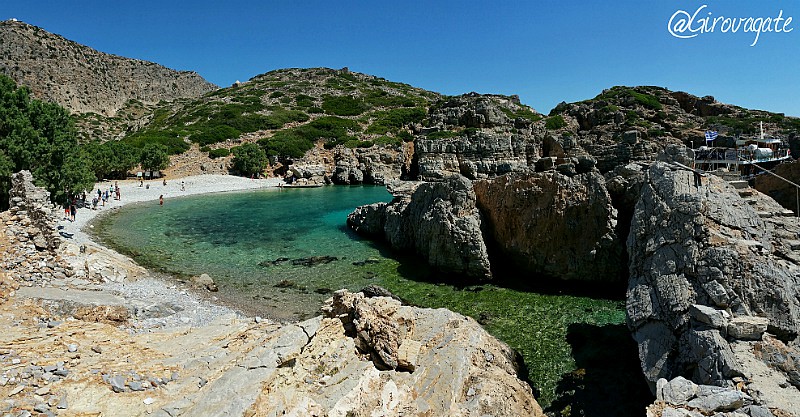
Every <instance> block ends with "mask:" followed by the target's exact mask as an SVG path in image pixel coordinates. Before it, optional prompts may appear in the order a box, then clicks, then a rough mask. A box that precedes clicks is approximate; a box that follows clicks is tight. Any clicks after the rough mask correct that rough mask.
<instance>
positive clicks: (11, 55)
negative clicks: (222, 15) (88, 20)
mask: <svg viewBox="0 0 800 417" xmlns="http://www.w3.org/2000/svg"><path fill="white" fill-rule="evenodd" d="M0 72H3V73H5V74H6V75H8V76H9V77H10V78H11V79H13V80H14V81H15V82H16V83H17V84H19V85H25V86H27V87H28V88H29V89H30V90H31V92H32V93H33V95H34V96H35V97H37V98H39V99H43V100H47V101H51V102H55V103H58V104H60V105H61V106H64V107H65V108H67V109H69V110H70V111H71V112H72V113H97V114H102V115H105V116H114V115H116V113H117V111H119V109H121V108H122V107H123V106H124V105H125V103H126V102H128V101H129V100H139V101H142V102H145V103H157V102H159V101H161V100H172V99H175V98H181V97H197V96H200V95H202V94H205V93H207V92H209V91H213V90H215V89H217V88H218V87H217V86H216V85H214V84H212V83H210V82H208V81H206V80H205V79H203V78H202V77H201V76H200V75H199V74H197V73H196V72H193V71H176V70H173V69H169V68H167V67H164V66H163V65H160V64H157V63H153V62H149V61H144V60H139V59H133V58H126V57H122V56H119V55H113V54H108V53H105V52H100V51H97V50H95V49H93V48H91V47H89V46H85V45H81V44H79V43H77V42H74V41H71V40H68V39H66V38H64V37H63V36H60V35H57V34H53V33H50V32H47V31H46V30H44V29H42V28H40V27H38V26H34V25H30V24H27V23H24V22H21V21H18V20H15V19H9V20H5V21H2V22H0Z"/></svg>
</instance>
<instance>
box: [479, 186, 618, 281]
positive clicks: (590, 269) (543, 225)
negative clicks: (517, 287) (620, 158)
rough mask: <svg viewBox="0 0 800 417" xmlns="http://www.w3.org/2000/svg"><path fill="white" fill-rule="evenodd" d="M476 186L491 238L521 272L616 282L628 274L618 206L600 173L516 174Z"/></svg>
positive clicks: (561, 277) (517, 271)
mask: <svg viewBox="0 0 800 417" xmlns="http://www.w3.org/2000/svg"><path fill="white" fill-rule="evenodd" d="M474 188H475V194H476V197H477V207H478V209H479V210H480V211H481V213H482V214H483V217H484V219H485V221H486V229H487V235H488V237H487V241H489V242H491V246H492V247H493V248H496V249H497V251H498V252H500V254H501V255H502V257H503V258H504V259H506V260H508V261H510V263H511V264H513V266H514V267H515V269H514V271H515V275H519V274H521V273H524V274H525V275H526V276H540V275H541V274H544V275H545V276H550V277H557V278H560V279H565V280H580V281H616V282H620V281H621V280H622V278H623V277H624V276H626V273H627V271H626V270H625V259H624V251H623V242H622V239H620V238H619V237H618V236H617V234H616V227H617V211H616V209H614V207H613V206H612V204H611V197H610V196H609V194H608V192H607V191H606V188H605V181H604V179H603V177H602V176H601V175H600V174H599V173H597V172H588V173H585V174H580V175H576V176H573V177H569V176H566V175H563V174H560V173H558V172H553V171H550V172H544V173H527V174H512V175H505V176H501V177H497V178H495V179H493V180H481V181H476V182H475V183H474ZM520 279H523V278H520Z"/></svg>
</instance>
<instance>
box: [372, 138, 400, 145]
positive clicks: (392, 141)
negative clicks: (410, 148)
mask: <svg viewBox="0 0 800 417" xmlns="http://www.w3.org/2000/svg"><path fill="white" fill-rule="evenodd" d="M373 142H374V143H375V144H376V145H378V146H400V145H402V144H403V141H402V140H400V139H399V138H396V137H394V138H393V137H391V136H381V137H378V138H375V139H373Z"/></svg>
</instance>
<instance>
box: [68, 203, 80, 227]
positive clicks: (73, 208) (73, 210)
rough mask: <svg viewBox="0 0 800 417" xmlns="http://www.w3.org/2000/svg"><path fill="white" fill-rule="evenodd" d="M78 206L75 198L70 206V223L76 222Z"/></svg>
mask: <svg viewBox="0 0 800 417" xmlns="http://www.w3.org/2000/svg"><path fill="white" fill-rule="evenodd" d="M76 204H77V202H76V201H75V199H74V198H73V199H72V204H70V205H69V217H70V221H72V222H74V221H75V214H76V212H77V211H78V208H77V207H76V206H75V205H76Z"/></svg>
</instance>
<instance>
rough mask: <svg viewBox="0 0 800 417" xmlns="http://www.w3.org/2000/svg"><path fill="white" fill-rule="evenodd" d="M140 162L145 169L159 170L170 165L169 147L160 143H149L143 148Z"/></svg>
mask: <svg viewBox="0 0 800 417" xmlns="http://www.w3.org/2000/svg"><path fill="white" fill-rule="evenodd" d="M139 163H140V164H141V165H142V169H144V170H145V171H159V170H162V169H164V168H166V167H167V165H169V154H167V147H166V146H164V145H161V144H158V143H148V144H147V145H145V146H144V147H143V148H142V152H141V155H140V157H139Z"/></svg>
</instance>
